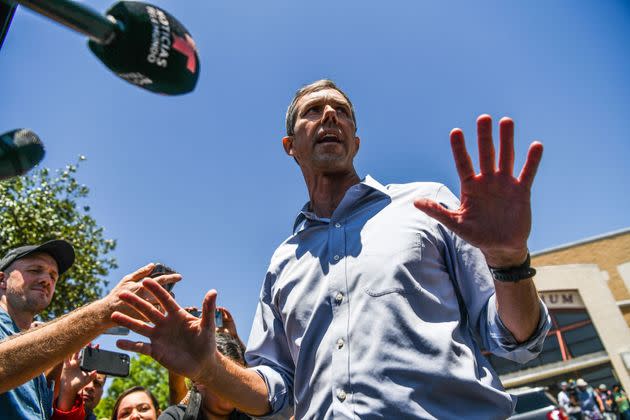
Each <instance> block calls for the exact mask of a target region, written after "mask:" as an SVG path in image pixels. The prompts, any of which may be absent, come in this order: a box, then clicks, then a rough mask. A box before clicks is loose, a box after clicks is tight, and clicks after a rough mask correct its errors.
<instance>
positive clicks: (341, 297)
mask: <svg viewBox="0 0 630 420" xmlns="http://www.w3.org/2000/svg"><path fill="white" fill-rule="evenodd" d="M342 301H343V293H341V292H337V296H335V302H337V303H341V302H342Z"/></svg>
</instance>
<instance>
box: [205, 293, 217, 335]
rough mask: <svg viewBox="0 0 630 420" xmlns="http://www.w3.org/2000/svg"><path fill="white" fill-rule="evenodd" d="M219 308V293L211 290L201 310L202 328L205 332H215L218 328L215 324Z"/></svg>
mask: <svg viewBox="0 0 630 420" xmlns="http://www.w3.org/2000/svg"><path fill="white" fill-rule="evenodd" d="M216 307H217V291H216V290H210V291H209V292H208V293H206V296H205V297H204V298H203V305H202V308H201V328H202V329H203V330H209V331H214V330H215V328H216V326H215V324H214V311H215V309H216Z"/></svg>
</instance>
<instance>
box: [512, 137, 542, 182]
mask: <svg viewBox="0 0 630 420" xmlns="http://www.w3.org/2000/svg"><path fill="white" fill-rule="evenodd" d="M542 155H543V145H542V143H541V142H539V141H535V142H533V143H532V144H531V145H530V146H529V150H528V151H527V160H526V161H525V165H523V170H521V174H520V175H519V177H518V180H519V181H520V182H521V183H523V184H524V185H525V186H526V187H527V188H528V189H531V188H532V185H533V184H534V177H536V171H538V165H540V161H541V159H542Z"/></svg>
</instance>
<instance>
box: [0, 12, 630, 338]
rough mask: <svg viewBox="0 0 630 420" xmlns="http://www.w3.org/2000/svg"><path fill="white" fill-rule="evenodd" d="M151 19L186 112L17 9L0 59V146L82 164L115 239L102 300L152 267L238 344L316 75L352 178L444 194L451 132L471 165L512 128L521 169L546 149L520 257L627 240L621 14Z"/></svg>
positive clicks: (278, 237) (270, 245)
mask: <svg viewBox="0 0 630 420" xmlns="http://www.w3.org/2000/svg"><path fill="white" fill-rule="evenodd" d="M84 3H85V4H86V5H89V6H90V7H93V8H95V9H97V10H99V11H101V12H104V11H105V10H106V9H107V8H108V7H109V6H110V2H109V1H102V0H91V1H89V2H84ZM154 4H156V5H158V6H161V7H163V8H164V9H166V10H168V11H169V12H170V13H171V14H173V15H174V16H176V17H177V18H178V19H179V20H180V21H181V22H183V23H184V25H185V26H186V27H187V28H188V30H189V31H190V32H191V34H192V35H193V37H194V38H195V40H196V43H197V46H198V48H199V54H200V60H201V75H200V79H199V83H198V86H197V89H196V90H195V91H194V92H193V93H191V94H188V95H184V96H179V97H163V96H158V95H155V94H151V93H149V92H145V91H143V90H140V89H138V88H136V87H134V86H132V85H129V84H127V83H126V82H124V81H122V80H120V79H118V78H117V77H115V76H114V75H113V74H111V73H110V72H109V70H107V69H106V68H105V67H104V66H103V65H102V64H101V63H100V62H99V61H98V60H97V59H96V58H95V57H94V56H93V55H92V54H91V52H90V51H89V49H88V48H87V46H86V40H85V39H84V38H83V37H82V36H80V35H78V34H76V33H74V32H72V31H70V30H67V29H65V28H62V27H60V26H58V25H57V24H54V23H52V22H50V21H48V20H47V19H45V18H43V17H40V16H38V15H35V14H34V13H32V12H30V11H28V10H26V9H23V8H21V7H20V8H19V9H18V11H17V13H16V15H15V18H14V20H13V23H12V25H11V28H10V31H9V33H8V36H7V38H6V40H5V44H4V46H3V48H2V50H1V51H0V75H1V77H0V92H2V99H3V106H2V112H0V131H1V132H4V131H8V130H10V129H13V128H17V127H27V128H31V129H33V130H34V131H35V132H36V133H38V134H39V136H40V137H41V138H42V140H43V141H44V142H45V144H46V146H47V156H46V158H45V160H44V162H43V165H45V166H47V167H51V168H59V167H62V166H64V165H65V164H67V163H71V162H74V161H76V159H77V156H78V155H85V156H87V158H88V159H87V161H86V162H84V163H83V164H82V168H81V169H80V170H79V173H78V178H79V180H80V181H81V182H82V183H84V184H86V185H88V186H89V187H90V188H91V193H90V197H89V200H88V203H87V204H89V205H90V206H91V208H92V210H91V212H92V214H93V216H94V217H95V218H96V220H97V221H98V223H99V224H100V225H102V226H103V227H104V228H105V231H106V236H107V237H108V238H114V239H117V240H118V248H117V250H116V251H115V256H116V258H117V259H118V263H119V265H120V268H119V269H118V270H117V271H115V272H114V273H112V275H111V278H110V280H111V282H112V285H113V284H115V283H116V282H117V281H118V279H119V278H121V277H122V276H123V275H124V274H126V273H128V272H130V271H132V270H134V269H135V268H137V267H139V266H141V265H143V264H145V263H146V262H148V261H156V260H159V261H163V262H165V263H167V264H169V265H171V266H173V267H175V268H176V269H178V270H180V271H181V272H182V273H183V274H184V276H185V279H184V282H183V283H181V284H180V285H178V286H177V287H176V288H175V292H176V294H177V299H178V300H179V301H180V302H181V303H183V304H186V305H193V304H198V303H200V302H201V299H202V297H203V294H204V293H205V292H206V291H207V290H208V289H210V288H216V289H217V290H218V291H219V303H220V304H221V305H225V306H227V307H228V308H230V309H231V310H232V312H233V314H234V316H235V318H236V320H237V323H238V325H239V329H240V332H241V335H242V336H243V338H245V339H246V338H247V336H248V333H249V328H250V325H251V320H252V318H253V315H254V311H255V305H256V301H257V297H258V292H259V288H260V285H261V282H262V279H263V278H264V275H265V270H266V268H267V264H268V261H269V258H270V256H271V254H272V252H273V250H274V249H275V247H276V245H278V244H279V243H280V242H281V241H282V240H283V239H285V238H286V237H287V236H288V235H289V234H290V230H291V226H292V224H293V219H294V217H295V215H296V214H297V211H298V210H299V209H300V208H301V206H302V205H303V204H304V202H305V201H306V200H307V194H306V189H305V187H304V183H303V178H302V175H301V173H300V172H299V169H298V167H297V165H296V164H295V163H294V162H293V160H292V159H291V158H289V157H287V156H286V155H285V154H284V152H283V150H282V146H281V142H280V138H281V137H282V135H283V133H284V131H283V129H284V113H285V111H286V106H287V105H288V103H289V101H290V99H291V96H292V94H293V92H294V91H295V90H296V89H297V88H299V87H300V86H301V85H303V84H305V83H308V82H311V81H313V80H316V79H319V78H322V77H329V78H332V79H334V80H335V81H337V82H338V84H339V85H340V86H341V87H342V88H343V89H344V90H346V92H347V93H348V94H349V95H350V97H351V98H352V100H353V102H354V104H355V108H356V112H357V118H358V133H359V135H360V137H361V139H362V143H361V151H360V152H359V155H358V158H357V162H356V164H357V169H358V171H359V173H360V175H362V176H363V175H366V174H371V175H372V176H374V177H375V178H377V179H378V180H380V181H381V182H383V183H399V182H408V181H417V180H429V181H438V182H442V183H445V184H446V185H448V186H449V187H450V188H451V189H452V190H453V191H454V192H455V193H456V194H458V193H459V183H458V179H457V175H456V171H455V168H454V165H453V162H452V158H451V153H450V147H449V143H448V133H449V131H450V130H451V129H452V128H453V127H461V128H463V129H464V132H465V133H466V134H467V140H468V145H469V149H470V150H471V153H472V154H473V155H476V146H475V143H474V141H475V132H474V127H475V119H476V117H477V116H478V115H479V114H481V113H489V114H491V115H492V116H493V117H494V118H495V121H498V120H499V118H500V117H502V116H505V115H508V116H511V117H512V118H513V119H514V120H515V121H516V142H517V156H518V158H517V165H519V166H520V165H521V164H522V162H523V159H524V156H525V151H526V149H527V146H528V145H529V143H530V142H531V141H533V140H541V141H542V142H543V143H544V145H545V154H544V157H543V161H542V165H541V168H540V169H539V173H538V176H537V179H536V182H535V184H534V190H533V197H532V200H533V214H534V223H533V230H532V234H531V237H530V248H531V249H532V250H541V249H544V248H549V247H553V246H557V245H560V244H564V243H567V242H571V241H576V240H579V239H582V238H586V237H590V236H593V235H597V234H601V233H605V232H610V231H613V230H617V229H621V228H625V227H628V226H629V225H630V220H629V218H628V208H630V194H629V191H628V190H629V189H628V180H629V179H630V170H629V167H630V165H628V158H629V156H630V142H629V141H628V133H629V132H630V118H628V116H629V115H630V113H629V110H630V106H629V105H630V79H629V78H628V74H630V55H629V54H628V46H627V44H628V40H629V39H630V25H628V22H629V19H630V5H629V4H628V2H625V1H621V0H620V1H607V2H586V1H582V2H575V1H571V2H570V1H566V0H559V1H554V2H546V1H530V2H522V3H517V2H499V1H485V0H484V1H477V2H474V4H473V2H466V1H451V2H437V1H433V2H429V1H393V2H375V1H357V0H347V1H330V0H325V1H320V2H297V1H274V2H261V1H244V0H243V1H235V0H232V1H199V0H187V1H185V2H182V1H167V0H155V2H154ZM475 161H476V158H475ZM104 343H105V344H106V346H105V347H110V346H111V340H104Z"/></svg>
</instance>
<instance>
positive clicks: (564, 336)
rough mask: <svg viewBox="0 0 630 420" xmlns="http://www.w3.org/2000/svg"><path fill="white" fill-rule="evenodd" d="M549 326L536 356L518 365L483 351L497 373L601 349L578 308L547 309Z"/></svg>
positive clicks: (518, 369) (589, 323) (530, 366)
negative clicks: (539, 351)
mask: <svg viewBox="0 0 630 420" xmlns="http://www.w3.org/2000/svg"><path fill="white" fill-rule="evenodd" d="M549 315H550V316H551V323H552V327H551V330H550V331H549V333H548V334H547V338H546V339H545V344H544V346H543V350H542V352H541V353H540V355H539V356H538V357H537V358H535V359H534V360H531V361H530V362H528V363H526V364H523V365H521V364H518V363H515V362H512V361H509V360H506V359H503V358H501V357H497V356H494V355H492V354H491V353H489V352H484V354H485V355H486V357H488V360H489V361H490V364H492V367H493V368H494V369H495V370H496V371H497V373H498V374H499V375H504V374H507V373H511V372H516V371H520V370H523V369H528V368H534V367H538V366H543V365H547V364H549V363H554V362H561V361H567V360H571V359H574V358H576V357H580V356H585V355H588V354H591V353H596V352H598V351H601V350H604V346H603V344H602V342H601V340H600V339H599V336H598V335H597V331H596V330H595V327H593V322H592V321H591V318H590V316H589V315H588V312H587V311H586V310H585V309H583V308H581V309H550V310H549Z"/></svg>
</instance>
